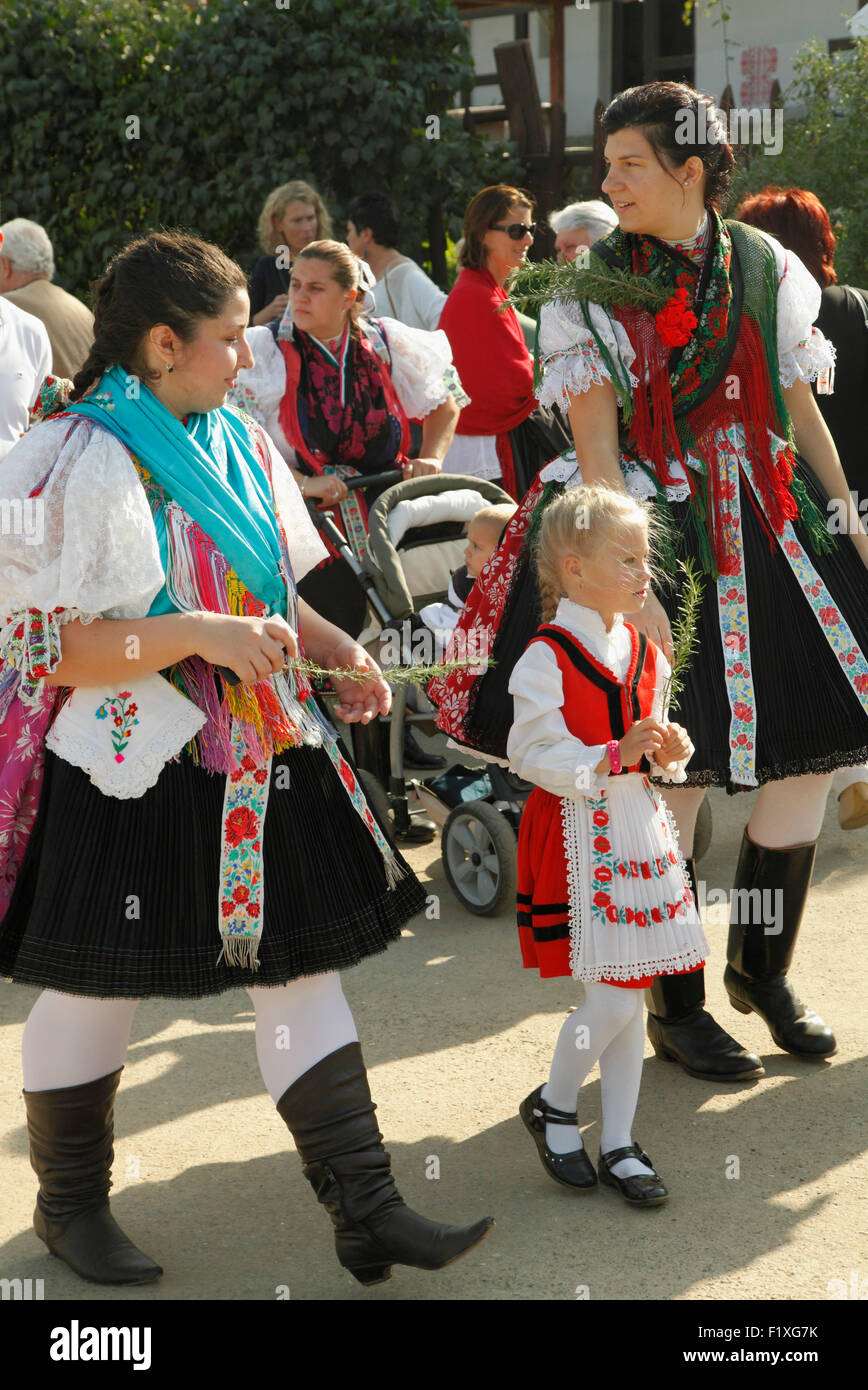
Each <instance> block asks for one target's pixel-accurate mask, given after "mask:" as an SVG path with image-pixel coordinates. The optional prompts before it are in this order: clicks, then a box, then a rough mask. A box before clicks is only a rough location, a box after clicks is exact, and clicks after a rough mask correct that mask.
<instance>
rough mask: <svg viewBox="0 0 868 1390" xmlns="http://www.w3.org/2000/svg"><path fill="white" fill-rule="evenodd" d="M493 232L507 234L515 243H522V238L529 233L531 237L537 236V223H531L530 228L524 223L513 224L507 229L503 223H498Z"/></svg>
mask: <svg viewBox="0 0 868 1390" xmlns="http://www.w3.org/2000/svg"><path fill="white" fill-rule="evenodd" d="M491 230H492V231H493V232H506V234H507V236H508V237H510V238H511V239H512V240H513V241H521V239H522V237H523V236H526V235H527V233H528V232H530V234H531V236H536V223H535V222H531V224H530V226H529V227H526V226H525V224H524V223H523V222H511V223H510V225H509V226H508V227H507V226H505V225H504V224H503V223H502V222H497V223H495V225H494V226H493V227H492V229H491Z"/></svg>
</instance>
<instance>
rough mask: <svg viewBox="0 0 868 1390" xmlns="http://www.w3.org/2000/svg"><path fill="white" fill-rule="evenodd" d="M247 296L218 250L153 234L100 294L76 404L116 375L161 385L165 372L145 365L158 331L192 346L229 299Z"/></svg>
mask: <svg viewBox="0 0 868 1390" xmlns="http://www.w3.org/2000/svg"><path fill="white" fill-rule="evenodd" d="M246 288H247V279H246V277H245V275H244V272H243V270H242V269H241V267H240V266H238V265H236V264H235V262H234V261H233V260H230V258H229V257H228V256H227V255H226V254H225V252H223V251H221V250H220V248H219V246H214V245H212V244H211V243H210V242H207V241H200V239H199V238H198V237H194V236H189V235H188V234H187V233H186V232H175V231H169V232H152V233H151V235H150V236H146V237H139V238H138V239H137V240H135V241H131V242H130V243H129V245H128V246H125V247H124V249H123V250H122V251H119V252H118V253H117V255H116V256H113V257H112V259H111V260H110V261H109V263H108V265H107V266H106V270H105V274H104V275H103V276H102V277H101V278H100V279H99V280H98V281H97V283H96V285H95V287H94V311H93V313H94V338H93V343H92V345H91V349H90V352H89V353H88V356H87V359H86V361H85V362H84V365H83V366H82V368H81V370H80V371H78V372H76V374H75V378H74V381H73V389H72V391H71V392H70V400H72V401H80V400H81V398H82V396H84V394H85V393H86V392H87V391H88V389H89V388H90V387H91V386H92V385H93V383H94V382H95V381H99V379H100V377H102V376H103V374H104V373H105V372H107V371H108V369H109V368H110V367H115V366H121V367H124V368H125V369H126V370H127V371H128V372H130V373H133V374H135V375H136V376H138V377H139V378H140V379H141V380H142V381H144V382H146V383H147V382H148V381H155V380H158V379H159V372H149V371H148V370H147V368H146V366H145V364H144V361H143V358H142V344H143V342H144V339H145V337H146V335H147V334H148V333H149V332H150V330H151V329H152V328H153V327H154V325H155V324H158V323H165V324H167V325H168V327H169V328H171V330H172V332H173V333H176V334H177V336H178V337H179V338H180V339H181V341H182V342H184V343H190V342H192V341H193V339H194V338H195V337H196V334H197V332H198V329H199V322H200V320H201V319H206V318H219V316H220V314H221V313H222V312H223V309H224V307H225V305H226V301H227V300H228V299H229V297H230V296H231V295H232V294H233V293H234V292H235V291H237V290H239V289H241V290H244V289H246Z"/></svg>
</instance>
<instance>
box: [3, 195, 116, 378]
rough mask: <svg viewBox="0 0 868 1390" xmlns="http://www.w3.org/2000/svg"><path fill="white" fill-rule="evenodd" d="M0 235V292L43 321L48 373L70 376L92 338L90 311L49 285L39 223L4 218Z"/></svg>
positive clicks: (50, 271)
mask: <svg viewBox="0 0 868 1390" xmlns="http://www.w3.org/2000/svg"><path fill="white" fill-rule="evenodd" d="M0 236H2V239H3V247H2V250H0V294H2V295H3V296H4V297H5V298H6V299H7V300H9V301H10V302H11V303H13V304H16V305H17V306H18V308H19V309H24V310H25V311H26V312H27V313H28V314H34V315H35V316H36V318H38V319H41V320H42V322H43V323H44V324H45V327H46V329H47V330H48V338H49V341H50V343H51V353H52V359H53V368H52V370H53V372H54V375H55V376H58V377H72V376H75V374H76V372H77V371H79V370H80V368H81V367H82V366H83V364H84V360H85V358H86V357H87V354H88V352H89V351H90V345H91V343H92V342H93V314H92V313H91V312H90V309H87V308H85V306H84V305H83V304H82V303H81V301H80V300H78V299H76V298H75V297H74V296H73V295H71V294H67V292H66V290H62V289H61V288H60V286H59V285H52V283H51V277H52V276H53V275H54V252H53V250H52V246H51V242H50V241H49V239H48V233H47V232H46V231H45V229H44V228H43V227H40V226H39V224H38V223H37V222H28V221H27V219H26V218H25V217H16V218H14V219H13V220H12V221H11V222H4V224H3V225H2V227H0Z"/></svg>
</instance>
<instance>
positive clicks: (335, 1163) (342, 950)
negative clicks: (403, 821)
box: [0, 232, 490, 1284]
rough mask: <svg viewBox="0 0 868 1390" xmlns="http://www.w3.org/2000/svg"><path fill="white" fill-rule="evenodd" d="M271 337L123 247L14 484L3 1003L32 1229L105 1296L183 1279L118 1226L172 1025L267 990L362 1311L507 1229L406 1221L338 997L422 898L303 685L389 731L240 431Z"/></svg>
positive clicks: (367, 669) (298, 1111) (180, 257)
mask: <svg viewBox="0 0 868 1390" xmlns="http://www.w3.org/2000/svg"><path fill="white" fill-rule="evenodd" d="M248 307H249V305H248V299H247V294H246V290H245V279H244V275H243V273H242V271H241V270H240V268H239V267H238V266H237V265H235V263H234V262H233V261H230V260H229V259H228V257H226V256H225V255H224V254H223V252H222V251H220V250H219V249H218V248H217V247H215V246H210V245H208V244H207V243H205V242H201V241H198V240H197V239H196V238H194V237H190V236H186V235H184V234H181V233H174V232H169V233H159V234H154V235H152V236H149V237H146V238H144V239H142V240H139V241H135V242H133V243H131V244H130V245H129V246H128V247H126V248H125V249H124V250H123V251H122V252H120V253H119V254H118V255H117V256H116V257H115V258H114V259H113V260H112V261H111V263H110V264H109V266H108V269H107V271H106V273H105V275H104V276H103V278H102V280H101V281H100V283H99V285H98V289H97V298H96V312H95V337H94V343H93V347H92V349H91V352H90V355H89V357H88V359H87V361H86V363H85V365H84V367H83V368H82V370H81V371H80V372H79V373H78V375H77V376H76V378H75V387H74V391H73V393H72V398H71V404H70V406H69V408H68V409H67V410H66V411H65V412H63V413H61V414H59V415H57V416H56V417H54V418H52V419H49V420H46V421H45V422H44V423H42V424H41V425H39V426H37V428H36V429H34V430H32V431H31V432H30V434H28V435H27V437H26V438H25V439H23V440H22V441H21V442H20V444H18V445H17V446H16V447H15V448H14V449H13V450H12V452H11V453H10V454H9V456H8V458H7V459H6V462H5V467H4V477H5V481H6V484H7V486H8V487H9V488H10V489H11V491H12V493H13V494H14V495H18V496H21V497H28V498H34V499H37V500H38V502H39V505H40V507H41V510H42V515H43V518H44V533H43V536H42V539H41V542H40V543H39V544H27V543H23V541H22V538H21V537H18V536H4V537H3V538H2V540H0V611H2V613H3V615H4V617H5V619H6V622H5V626H4V629H3V632H2V655H3V662H2V665H0V717H2V722H0V752H2V757H0V776H2V793H3V795H2V797H0V807H2V821H0V846H2V851H3V857H2V863H0V868H2V874H0V887H2V894H0V917H2V925H0V974H3V975H5V976H8V977H11V978H12V979H13V980H15V981H20V982H22V983H26V984H31V985H33V984H38V985H41V986H43V992H42V993H41V994H40V996H39V998H38V999H37V1001H36V1003H35V1005H34V1006H33V1009H32V1011H31V1013H30V1015H29V1018H28V1020H27V1024H26V1026H25V1029H24V1038H23V1069H24V1090H25V1096H24V1098H25V1103H26V1107H27V1123H28V1132H29V1135H30V1154H31V1163H32V1165H33V1167H34V1169H35V1170H36V1172H37V1174H38V1177H39V1195H38V1198H37V1205H36V1212H35V1216H34V1225H35V1229H36V1232H37V1234H38V1235H39V1236H40V1238H41V1239H42V1240H43V1241H44V1242H45V1244H46V1245H47V1246H48V1248H49V1249H50V1250H51V1251H52V1252H53V1253H54V1254H56V1255H58V1256H59V1257H60V1258H61V1259H63V1260H65V1261H66V1263H67V1264H68V1265H69V1266H70V1267H71V1268H72V1269H74V1270H75V1271H76V1272H77V1273H79V1274H80V1275H82V1276H83V1277H84V1278H86V1279H90V1280H93V1281H95V1282H97V1283H102V1284H136V1283H146V1282H148V1281H150V1280H152V1279H155V1278H157V1277H158V1276H159V1275H160V1274H161V1273H162V1270H161V1269H160V1267H159V1265H157V1264H155V1263H154V1262H153V1261H152V1260H150V1259H149V1258H148V1257H147V1256H145V1255H143V1254H142V1253H141V1251H139V1250H137V1249H136V1247H135V1246H134V1245H133V1244H132V1243H131V1242H130V1241H129V1240H128V1239H127V1238H126V1236H124V1234H123V1232H122V1231H121V1230H120V1228H119V1227H118V1226H117V1225H116V1223H115V1221H114V1218H113V1217H112V1215H111V1213H110V1211H109V1204H108V1191H109V1187H110V1185H111V1184H110V1166H111V1161H112V1140H113V1120H112V1116H113V1106H114V1097H115V1094H116V1092H117V1088H118V1083H119V1079H120V1073H121V1070H122V1069H123V1065H124V1058H125V1056H126V1050H127V1044H128V1039H129V1032H130V1024H131V1022H132V1017H133V1014H134V1012H135V1009H136V1005H137V1002H138V1000H139V999H141V998H146V997H150V996H163V997H172V998H179V999H188V998H199V997H201V996H203V995H213V994H220V993H222V992H223V991H225V990H227V989H233V988H237V987H238V986H243V987H244V988H245V989H247V990H248V992H249V994H250V997H251V1000H252V1001H253V1004H254V1008H255V1011H256V1043H257V1055H258V1059H259V1064H260V1068H261V1071H262V1075H263V1079H264V1081H265V1085H266V1087H267V1089H268V1091H269V1093H270V1095H271V1096H272V1099H273V1100H274V1101H275V1103H276V1105H277V1109H278V1113H279V1114H280V1115H281V1118H282V1119H283V1120H284V1121H285V1123H286V1124H287V1126H288V1127H289V1129H290V1131H291V1133H292V1135H293V1137H294V1139H295V1143H296V1147H297V1149H298V1152H299V1154H300V1156H301V1159H302V1161H303V1163H304V1165H305V1168H304V1172H305V1176H306V1177H307V1178H308V1180H309V1181H310V1183H311V1185H312V1186H313V1188H314V1190H315V1192H316V1194H317V1197H318V1200H319V1201H320V1202H321V1203H322V1204H323V1205H324V1206H325V1207H326V1208H327V1210H328V1212H329V1215H330V1216H331V1219H332V1221H333V1223H334V1225H335V1229H336V1236H335V1243H336V1249H337V1254H338V1258H339V1260H340V1261H341V1263H342V1264H343V1265H344V1266H345V1267H346V1268H347V1269H349V1270H350V1271H351V1272H352V1273H353V1274H354V1275H355V1277H356V1278H357V1279H358V1280H360V1281H361V1282H362V1283H365V1284H370V1283H379V1282H381V1281H382V1280H383V1279H384V1278H387V1277H388V1275H389V1268H390V1266H391V1264H393V1263H406V1264H412V1265H416V1266H419V1267H422V1268H428V1269H432V1268H439V1267H440V1266H442V1265H443V1264H446V1263H448V1262H449V1261H450V1260H452V1259H455V1258H457V1257H458V1256H459V1255H460V1254H462V1253H464V1252H465V1251H466V1250H467V1249H469V1248H471V1247H472V1246H473V1245H474V1244H476V1243H477V1242H478V1241H479V1240H481V1239H482V1238H483V1236H484V1235H485V1234H486V1233H487V1231H488V1228H489V1225H490V1223H489V1222H487V1221H483V1222H478V1223H476V1225H475V1226H472V1227H466V1228H450V1227H443V1226H438V1225H436V1224H434V1223H431V1222H427V1221H425V1220H424V1219H423V1218H421V1217H418V1216H416V1215H415V1214H414V1213H412V1212H411V1211H409V1210H408V1208H406V1207H405V1206H404V1204H403V1202H402V1201H401V1199H400V1197H399V1196H398V1194H397V1192H396V1191H395V1187H394V1184H393V1182H392V1179H391V1175H390V1170H389V1160H388V1155H387V1154H386V1153H385V1152H384V1150H383V1148H382V1143H381V1136H380V1134H379V1132H378V1129H377V1126H376V1123H375V1121H374V1105H373V1103H372V1101H371V1098H370V1092H369V1090H368V1084H367V1079H366V1072H365V1067H364V1062H363V1059H362V1054H361V1050H360V1048H359V1044H358V1038H357V1034H356V1029H355V1025H354V1023H353V1019H352V1015H351V1014H350V1011H349V1008H348V1006H347V1003H346V1000H345V999H344V996H343V992H342V989H341V983H340V975H339V973H338V972H339V971H340V970H341V969H342V968H344V967H346V966H349V965H352V964H355V963H356V962H358V961H360V960H363V959H364V958H366V957H367V956H369V955H371V954H373V953H376V952H379V951H382V950H384V949H385V948H386V947H387V946H388V945H389V943H390V942H391V941H393V940H395V939H396V938H397V937H398V936H399V935H400V931H401V925H402V924H403V923H404V922H405V921H406V920H407V919H408V918H409V917H411V916H413V915H414V914H415V913H416V912H418V911H420V910H421V908H422V907H423V905H424V900H425V895H424V891H423V889H422V888H421V886H420V885H419V884H418V883H417V881H416V879H415V878H414V876H413V874H412V873H411V871H410V870H409V868H408V867H407V865H406V864H405V863H404V861H403V860H402V859H401V858H400V856H399V855H398V854H397V853H396V851H395V850H394V848H393V847H392V846H391V845H390V844H389V843H388V842H387V841H386V839H385V838H384V836H383V833H382V831H381V829H380V826H379V825H378V824H377V822H376V820H375V819H374V817H373V815H372V814H371V811H370V809H369V808H368V806H367V803H366V801H365V799H364V796H363V794H362V792H361V789H360V787H359V784H358V782H357V781H356V778H355V775H354V773H353V770H352V768H351V767H350V766H349V765H348V763H347V762H346V760H345V759H344V758H343V757H342V755H341V752H340V748H339V746H338V744H337V741H336V738H335V735H334V731H333V729H332V728H331V725H330V724H329V723H328V721H327V720H326V719H324V717H323V716H322V715H321V714H320V712H319V710H318V707H317V705H316V702H315V701H314V698H313V694H312V691H311V689H310V686H309V684H308V682H307V679H306V677H305V676H304V675H303V674H302V673H301V671H300V670H298V669H296V668H295V666H294V665H293V664H292V663H291V661H290V660H289V659H290V658H295V657H296V656H298V657H301V656H303V655H304V654H305V653H307V655H308V656H310V657H311V658H312V659H313V660H314V661H315V662H319V663H321V664H322V665H323V666H325V667H327V668H330V669H334V668H343V669H346V668H347V667H355V668H357V671H358V674H359V677H360V679H359V681H358V683H356V682H355V681H354V680H350V679H345V678H343V677H340V676H338V675H335V677H334V680H335V682H336V687H335V688H336V690H337V692H338V695H339V697H340V706H339V711H338V712H339V713H340V715H341V717H342V718H343V719H345V720H349V721H351V722H352V721H361V722H363V723H366V722H368V721H370V719H372V718H373V717H374V715H375V714H376V713H378V712H382V713H385V712H386V710H387V709H388V706H389V699H390V696H389V690H388V687H387V686H386V684H385V682H384V681H383V678H382V676H381V674H380V672H379V670H378V668H377V667H376V665H375V664H374V662H372V661H371V660H370V658H369V657H368V656H367V654H366V653H365V652H364V651H363V650H362V649H361V648H360V647H359V646H358V645H357V644H356V643H355V642H354V641H353V640H352V639H351V638H350V637H348V636H347V634H346V633H345V632H342V631H340V630H339V629H338V628H335V627H333V626H332V625H331V624H330V623H327V622H326V621H325V620H324V619H323V618H321V617H320V616H319V615H318V614H317V613H315V612H314V611H313V609H311V608H309V607H308V606H307V605H306V604H305V603H304V601H303V600H301V599H299V598H298V597H297V594H296V587H295V577H296V575H299V576H300V575H302V574H303V573H304V572H305V571H306V570H307V569H309V568H310V566H311V565H315V564H316V563H317V562H318V561H319V560H320V559H321V558H322V554H323V548H322V546H321V545H320V543H319V541H318V539H317V537H316V533H315V531H314V530H313V528H312V526H311V523H310V520H309V518H308V516H307V512H306V509H305V507H304V506H303V504H302V503H301V499H300V497H299V494H298V489H297V487H296V486H295V484H294V483H293V481H292V480H291V478H290V477H289V474H288V471H287V469H286V467H285V465H284V463H283V461H282V460H281V458H280V457H279V455H277V454H276V452H275V450H274V449H273V447H272V445H271V444H270V442H269V440H268V438H267V436H266V434H265V433H264V431H263V430H262V429H260V428H259V426H258V425H256V424H255V423H254V422H253V421H252V420H250V419H249V418H247V417H244V416H242V415H241V414H239V413H238V412H236V411H234V410H232V409H227V408H225V400H226V394H227V391H228V389H229V387H230V385H231V383H232V382H233V381H234V380H235V378H236V375H237V372H238V370H239V368H241V367H244V366H248V365H249V364H250V362H251V356H250V349H249V348H248V346H247V344H246V342H245V337H244V333H245V328H246V326H247V317H248ZM27 539H28V540H32V537H29V538H27ZM313 824H315V825H317V826H322V825H326V824H328V826H329V832H330V833H329V834H328V835H325V836H323V835H320V836H319V837H318V840H317V847H316V853H315V854H312V853H311V847H310V835H309V833H308V832H309V828H310V826H311V825H313ZM266 887H267V892H266ZM290 1036H291V1039H292V1046H291V1048H289V1047H288V1046H284V1045H283V1043H282V1042H281V1041H280V1040H281V1038H285V1039H288V1038H289V1037H290Z"/></svg>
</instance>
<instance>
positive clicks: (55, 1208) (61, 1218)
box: [24, 1067, 163, 1284]
mask: <svg viewBox="0 0 868 1390" xmlns="http://www.w3.org/2000/svg"><path fill="white" fill-rule="evenodd" d="M121 1071H123V1067H121V1068H120V1069H119V1070H118V1071H116V1072H112V1073H111V1074H110V1075H109V1076H101V1077H100V1078H99V1080H98V1081H87V1082H85V1083H84V1084H83V1085H81V1086H64V1087H62V1088H61V1089H60V1090H57V1091H25V1092H24V1101H25V1104H26V1106H27V1132H28V1134H29V1136H30V1163H31V1166H32V1168H33V1169H34V1171H35V1173H36V1175H37V1177H38V1178H39V1195H38V1196H37V1198H36V1211H35V1212H34V1214H33V1228H34V1230H35V1231H36V1234H37V1235H38V1236H39V1239H40V1240H42V1241H44V1242H45V1244H46V1245H47V1246H48V1248H49V1250H50V1251H51V1253H52V1254H53V1255H57V1256H59V1257H60V1259H61V1260H65V1261H66V1263H67V1264H68V1265H69V1267H70V1269H74V1270H75V1272H76V1274H80V1275H81V1277H82V1278H83V1279H90V1280H91V1281H92V1282H93V1283H95V1284H148V1283H150V1282H151V1280H152V1279H158V1278H159V1277H160V1275H161V1274H162V1272H163V1271H162V1269H161V1268H160V1266H159V1265H158V1264H154V1261H153V1260H150V1259H148V1256H147V1255H143V1254H142V1252H141V1250H137V1249H136V1247H135V1246H134V1245H133V1243H132V1241H130V1240H128V1239H127V1237H126V1236H125V1235H124V1233H123V1231H122V1230H121V1228H120V1226H119V1225H118V1224H117V1222H116V1221H115V1219H114V1217H113V1216H112V1214H111V1211H110V1210H109V1200H108V1193H109V1188H110V1187H111V1164H112V1159H113V1157H114V1151H113V1148H112V1143H113V1135H114V1124H113V1120H114V1099H115V1095H116V1093H117V1089H118V1083H119V1081H120V1075H121Z"/></svg>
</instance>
